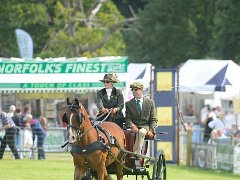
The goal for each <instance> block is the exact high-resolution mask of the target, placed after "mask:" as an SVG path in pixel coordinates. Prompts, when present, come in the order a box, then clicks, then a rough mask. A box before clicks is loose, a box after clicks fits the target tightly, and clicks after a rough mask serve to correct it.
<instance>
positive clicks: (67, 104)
mask: <svg viewBox="0 0 240 180" xmlns="http://www.w3.org/2000/svg"><path fill="white" fill-rule="evenodd" d="M67 105H69V98H68V97H67Z"/></svg>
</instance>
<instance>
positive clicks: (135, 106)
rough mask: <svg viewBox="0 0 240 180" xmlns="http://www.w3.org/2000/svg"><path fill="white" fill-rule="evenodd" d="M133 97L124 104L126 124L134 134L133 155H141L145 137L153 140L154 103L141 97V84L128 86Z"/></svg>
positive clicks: (154, 124)
mask: <svg viewBox="0 0 240 180" xmlns="http://www.w3.org/2000/svg"><path fill="white" fill-rule="evenodd" d="M130 88H131V89H132V92H133V96H134V98H132V99H131V100H129V101H127V102H126V103H125V106H126V117H125V120H126V123H127V125H128V126H129V127H130V128H131V130H132V131H134V132H136V139H135V143H134V153H137V154H141V149H142V146H143V142H144V138H145V136H147V137H149V138H153V136H154V133H155V127H156V124H157V119H156V112H155V104H154V101H153V100H151V99H149V98H146V97H144V96H143V88H144V86H143V84H142V83H141V82H134V83H132V84H131V85H130Z"/></svg>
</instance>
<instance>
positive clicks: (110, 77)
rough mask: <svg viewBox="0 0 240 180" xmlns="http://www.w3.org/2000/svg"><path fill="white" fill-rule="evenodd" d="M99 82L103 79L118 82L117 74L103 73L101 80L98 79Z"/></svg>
mask: <svg viewBox="0 0 240 180" xmlns="http://www.w3.org/2000/svg"><path fill="white" fill-rule="evenodd" d="M99 81H101V82H104V81H111V82H114V83H116V82H120V81H119V80H118V79H117V76H116V74H105V75H104V77H103V80H99Z"/></svg>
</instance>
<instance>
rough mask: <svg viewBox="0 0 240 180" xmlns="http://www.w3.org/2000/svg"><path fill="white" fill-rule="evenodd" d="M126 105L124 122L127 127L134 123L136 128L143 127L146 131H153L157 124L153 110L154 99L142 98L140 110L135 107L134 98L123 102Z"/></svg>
mask: <svg viewBox="0 0 240 180" xmlns="http://www.w3.org/2000/svg"><path fill="white" fill-rule="evenodd" d="M125 107H126V118H125V120H126V123H127V125H128V126H129V127H131V126H132V125H133V124H135V125H136V126H137V127H138V128H139V127H141V128H145V129H147V130H148V131H149V130H152V131H153V132H155V128H156V126H157V118H156V112H155V105H154V101H153V100H151V99H149V98H145V97H144V98H143V104H142V112H141V113H140V112H139V111H138V109H137V104H136V100H135V98H132V99H131V100H130V101H127V102H126V103H125Z"/></svg>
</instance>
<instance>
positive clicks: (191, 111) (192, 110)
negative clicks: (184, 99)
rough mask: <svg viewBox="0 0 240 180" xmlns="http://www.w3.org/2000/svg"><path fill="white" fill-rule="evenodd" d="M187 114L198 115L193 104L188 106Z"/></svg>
mask: <svg viewBox="0 0 240 180" xmlns="http://www.w3.org/2000/svg"><path fill="white" fill-rule="evenodd" d="M186 115H187V116H196V113H195V111H194V109H193V105H191V104H190V105H189V106H188V107H187V109H186Z"/></svg>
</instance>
